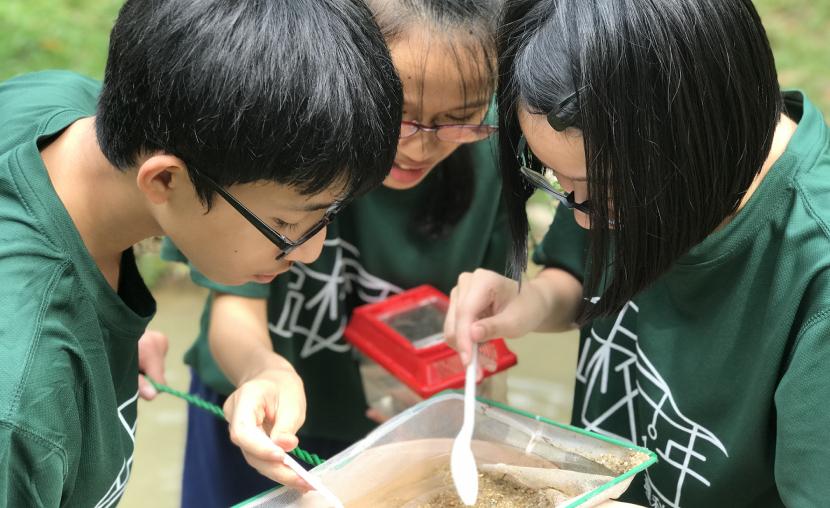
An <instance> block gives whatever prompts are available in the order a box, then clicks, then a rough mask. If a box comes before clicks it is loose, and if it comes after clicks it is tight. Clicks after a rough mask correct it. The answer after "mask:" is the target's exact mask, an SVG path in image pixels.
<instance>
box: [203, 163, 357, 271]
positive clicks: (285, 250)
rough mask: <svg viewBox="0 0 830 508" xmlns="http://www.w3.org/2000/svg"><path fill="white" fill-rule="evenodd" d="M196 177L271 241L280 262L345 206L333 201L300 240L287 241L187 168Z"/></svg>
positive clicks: (227, 194) (210, 180)
mask: <svg viewBox="0 0 830 508" xmlns="http://www.w3.org/2000/svg"><path fill="white" fill-rule="evenodd" d="M189 170H190V171H192V172H193V173H194V174H195V175H196V176H198V177H199V178H201V179H202V180H204V181H205V183H207V184H208V185H209V186H210V188H211V189H213V190H214V191H216V193H217V194H219V195H220V196H222V198H223V199H224V200H225V201H227V202H228V204H229V205H231V206H232V207H233V208H234V209H235V210H236V211H237V212H239V213H240V214H241V215H242V216H243V217H245V220H247V221H248V222H250V223H251V225H253V226H254V227H255V228H257V230H258V231H259V232H260V233H262V234H263V235H265V237H266V238H268V240H270V241H271V243H273V244H274V245H276V246H277V248H279V249H280V251H281V252H280V253H279V255H278V256H277V258H276V259H277V260H280V259H282V258H284V257H285V256H287V255H288V254H290V253H291V251H293V250H294V249H296V248H297V247H299V246H300V245H302V244H304V243H305V242H307V241H309V240H310V239H311V238H312V237H314V235H316V234H317V233H319V232H320V230H321V229H323V228H324V227H326V226H328V225H329V223H331V221H332V220H333V219H334V216H335V215H337V213H338V212H339V211H340V210H341V209H342V208H343V206H344V205H345V202H344V201H335V202H334V203H333V204H332V205H331V206H330V207H329V208H328V209H327V210H326V213H325V214H324V215H323V218H322V219H320V220H319V221H318V222H317V223H316V224H314V225H313V226H311V228H309V230H308V231H306V232H305V233H303V235H302V236H300V238H298V239H296V240H293V241H292V240H289V239H288V238H286V237H285V236H284V235H283V234H282V233H280V232H279V231H277V230H275V229H274V228H272V227H271V226H269V225H268V224H267V223H266V222H265V221H263V220H262V219H260V218H259V217H257V215H256V214H255V213H254V212H252V211H250V210H248V208H247V207H246V206H245V205H243V204H242V203H241V202H239V200H237V199H236V198H235V197H233V196H232V195H231V193H229V192H228V191H226V190H225V189H224V188H223V187H222V186H221V185H219V184H217V183H216V182H214V181H213V180H212V179H211V178H210V177H209V176H207V175H204V174H202V173H200V172H198V171H196V170H194V169H193V168H189Z"/></svg>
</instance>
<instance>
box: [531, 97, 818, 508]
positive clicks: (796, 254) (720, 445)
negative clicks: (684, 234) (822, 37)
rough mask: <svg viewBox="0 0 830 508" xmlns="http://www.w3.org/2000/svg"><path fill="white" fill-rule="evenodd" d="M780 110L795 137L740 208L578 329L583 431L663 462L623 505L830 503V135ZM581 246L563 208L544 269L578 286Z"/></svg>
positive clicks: (805, 106) (794, 101) (792, 104)
mask: <svg viewBox="0 0 830 508" xmlns="http://www.w3.org/2000/svg"><path fill="white" fill-rule="evenodd" d="M785 98H786V101H785V102H786V109H787V112H788V114H789V115H790V116H791V117H792V118H793V119H794V120H795V121H797V122H798V129H797V130H796V132H795V134H794V136H793V137H792V139H791V141H790V143H789V145H788V147H787V149H786V152H785V153H784V154H783V156H782V157H781V158H780V159H779V160H778V161H777V162H776V163H775V165H774V166H773V167H772V169H771V170H770V171H769V173H768V174H767V176H766V177H765V178H764V180H763V181H762V183H761V185H760V187H759V188H758V189H757V191H756V192H755V193H754V194H753V196H752V197H751V199H750V200H749V202H748V203H747V204H746V206H745V208H744V209H742V210H741V211H740V212H739V213H738V214H737V215H736V217H735V218H734V220H733V221H732V222H730V223H729V224H728V225H727V226H726V227H724V228H723V229H722V230H719V231H717V232H715V233H713V234H712V235H710V236H709V237H707V238H706V239H705V240H704V241H703V242H701V243H700V244H698V245H696V246H695V247H693V248H692V249H691V251H690V252H689V253H687V254H686V255H685V256H683V257H682V258H681V259H680V260H678V262H677V263H676V264H675V265H674V266H673V268H671V269H670V270H669V271H668V272H667V273H666V274H664V275H663V276H662V277H660V278H659V279H658V280H657V281H656V282H655V283H654V284H652V285H651V286H650V287H649V288H648V289H646V290H645V291H643V292H641V293H640V294H638V295H637V297H636V298H634V299H633V301H631V302H629V303H628V304H627V305H626V307H625V308H624V309H623V310H622V311H621V312H620V313H619V314H618V315H616V316H614V317H611V318H607V319H599V320H595V321H594V322H592V323H590V324H589V325H588V326H586V327H584V328H583V329H582V331H581V341H580V350H579V351H580V353H579V359H578V364H577V373H576V377H577V380H576V381H577V382H576V395H575V399H574V410H573V423H574V424H575V425H578V426H580V427H584V428H586V429H589V430H593V431H597V432H601V433H603V434H606V435H611V436H616V437H620V438H624V439H628V440H630V441H632V442H635V443H636V444H638V445H642V446H645V447H648V448H650V449H651V450H654V451H655V452H656V453H657V455H658V458H659V462H658V463H657V464H655V465H654V466H652V467H651V468H650V469H648V470H647V471H646V472H645V474H644V475H640V478H638V480H637V482H636V483H635V484H634V485H632V487H631V488H630V489H629V491H628V493H627V497H626V500H628V501H632V502H637V503H640V504H650V505H651V506H655V507H679V506H690V507H696V506H707V507H714V506H724V507H742V506H753V507H757V506H784V505H787V506H826V505H827V503H828V502H830V501H828V500H830V481H828V478H830V476H828V471H830V446H828V444H827V436H828V432H830V431H829V430H828V429H830V407H828V401H830V376H828V373H827V372H828V371H827V368H828V366H830V132H828V128H827V126H826V124H825V123H824V120H823V119H822V117H821V114H820V112H819V111H817V110H816V109H815V107H814V106H813V105H812V104H810V102H809V101H808V100H807V99H806V98H805V97H804V96H803V95H802V94H801V93H787V94H786V95H785ZM585 236H586V235H585V231H584V230H582V229H581V228H579V227H578V226H577V225H576V224H575V222H574V219H573V214H572V213H570V212H569V211H567V210H564V209H560V210H559V211H558V212H557V214H556V218H555V220H554V223H553V225H552V227H551V229H550V231H549V232H548V235H547V236H546V238H545V239H544V241H543V243H542V244H541V245H540V247H539V248H538V249H537V250H536V252H535V254H534V259H535V260H536V261H537V262H538V263H540V264H543V265H547V266H554V267H560V268H563V269H565V270H567V271H569V272H571V273H574V274H576V275H577V276H578V277H581V276H582V274H583V267H584V260H585V248H586V239H585ZM586 296H593V295H586Z"/></svg>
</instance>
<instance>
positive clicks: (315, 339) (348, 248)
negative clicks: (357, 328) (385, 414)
mask: <svg viewBox="0 0 830 508" xmlns="http://www.w3.org/2000/svg"><path fill="white" fill-rule="evenodd" d="M323 248H324V249H335V262H334V265H333V266H332V268H331V273H325V272H320V271H317V270H313V269H311V268H310V267H308V266H307V265H304V264H302V263H294V265H293V266H292V267H291V283H290V284H289V285H288V293H287V295H286V301H285V303H284V305H283V307H282V312H281V313H280V316H279V318H278V320H277V322H276V323H269V324H268V328H269V329H270V330H271V333H274V334H275V335H278V336H280V337H284V338H304V340H305V342H304V343H303V349H302V351H301V352H300V356H301V357H302V358H308V357H309V356H311V355H313V354H314V353H317V352H319V351H323V350H327V349H328V350H332V351H336V352H338V353H343V352H346V351H348V350H349V349H350V347H351V346H350V345H349V344H348V343H346V342H345V341H343V340H342V338H343V331H344V330H345V329H346V324H347V323H348V316H338V305H339V303H340V302H341V301H342V300H343V299H345V298H346V296H347V295H349V294H352V293H357V295H358V297H359V298H360V300H361V301H362V302H364V303H373V302H378V301H381V300H384V299H386V298H387V297H389V296H390V295H393V294H397V293H400V292H401V288H399V287H398V286H395V285H394V284H390V283H389V282H387V281H385V280H383V279H380V278H378V277H375V276H374V275H372V274H370V273H369V272H367V271H366V270H365V269H364V268H363V266H362V265H361V264H360V263H359V262H358V259H360V251H359V250H358V249H357V248H356V247H355V246H354V245H352V244H350V243H348V242H345V241H343V240H342V239H340V238H336V239H332V240H326V241H325V242H324V243H323ZM312 283H313V284H315V285H319V286H320V287H319V290H318V291H317V293H315V294H309V293H310V291H308V289H307V288H306V287H305V286H306V285H307V284H312ZM301 312H313V314H314V318H313V319H312V320H311V322H310V323H309V324H308V326H307V327H306V326H303V324H302V323H301V322H300V320H299V317H300V313H301ZM327 320H328V321H335V320H338V321H339V326H338V327H337V329H336V330H335V331H334V332H332V333H331V334H329V335H327V336H325V337H323V336H321V335H320V328H321V326H322V324H323V323H324V322H325V321H327Z"/></svg>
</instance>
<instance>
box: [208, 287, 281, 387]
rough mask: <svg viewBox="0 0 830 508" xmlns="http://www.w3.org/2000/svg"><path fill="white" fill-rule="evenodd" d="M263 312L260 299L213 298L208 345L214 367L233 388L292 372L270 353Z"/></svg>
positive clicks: (264, 307)
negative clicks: (261, 377)
mask: <svg viewBox="0 0 830 508" xmlns="http://www.w3.org/2000/svg"><path fill="white" fill-rule="evenodd" d="M266 309H267V306H266V300H263V299H255V298H245V297H241V296H236V295H230V294H226V293H217V294H215V295H214V298H213V306H212V308H211V319H210V328H209V331H208V342H209V344H210V351H211V353H212V354H213V357H214V359H215V360H216V363H217V365H218V366H219V368H220V369H221V370H222V373H223V374H225V376H226V377H227V378H228V380H229V381H230V382H231V383H232V384H233V385H234V386H239V385H241V384H242V383H244V382H245V381H248V380H250V379H252V378H254V377H256V376H258V375H260V374H262V373H263V372H265V371H271V370H273V371H289V372H293V371H294V368H293V367H292V366H291V364H290V363H289V362H288V361H287V360H285V359H284V358H283V357H281V356H280V355H278V354H277V353H275V352H274V350H273V346H272V344H271V338H270V336H269V334H268V318H267V312H266Z"/></svg>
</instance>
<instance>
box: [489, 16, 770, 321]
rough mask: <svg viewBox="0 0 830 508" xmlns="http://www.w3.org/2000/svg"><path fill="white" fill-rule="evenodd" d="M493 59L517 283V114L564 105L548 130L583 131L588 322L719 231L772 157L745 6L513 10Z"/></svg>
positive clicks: (520, 247) (764, 45)
mask: <svg viewBox="0 0 830 508" xmlns="http://www.w3.org/2000/svg"><path fill="white" fill-rule="evenodd" d="M500 49H501V50H502V53H501V60H500V63H499V66H500V75H501V77H502V81H501V83H500V90H499V94H500V112H501V115H500V120H501V123H502V126H501V129H500V139H501V140H502V146H501V152H502V170H503V177H504V182H505V188H504V192H505V199H506V201H507V202H508V207H509V209H510V215H511V226H512V230H513V249H514V261H513V263H514V265H515V267H516V268H517V270H516V272H517V273H518V272H520V271H522V270H523V269H524V267H525V263H526V262H527V255H526V254H527V240H526V239H527V217H526V215H525V211H524V205H525V201H526V199H527V197H528V196H529V194H530V190H529V189H528V188H527V186H526V185H525V184H524V182H522V180H521V177H520V174H519V171H518V168H517V163H516V158H515V156H516V153H515V150H516V141H517V138H518V135H519V128H518V125H517V119H516V114H515V113H516V109H515V108H516V106H517V105H524V106H525V107H527V108H528V110H530V111H531V112H533V113H542V114H545V115H548V114H549V113H551V112H552V111H554V110H558V108H559V106H560V105H562V104H563V103H565V107H564V110H562V111H559V113H558V114H557V115H556V118H555V120H557V122H553V123H559V122H558V120H560V119H561V120H563V121H566V122H567V123H569V124H570V125H571V126H572V127H575V128H576V129H579V131H575V132H578V134H581V136H582V139H583V141H584V144H585V160H586V161H588V162H587V166H588V167H587V171H588V191H589V197H590V201H591V206H592V208H593V209H594V214H593V215H592V216H591V230H590V233H589V238H590V242H589V249H590V260H589V264H588V266H589V269H588V275H590V277H589V278H588V280H586V281H585V282H586V294H587V295H588V296H594V295H601V299H600V300H599V302H598V303H597V304H596V305H588V306H586V308H585V309H583V313H582V316H581V321H582V322H585V321H587V320H589V319H591V318H592V317H595V316H598V315H608V314H611V313H614V312H617V311H619V310H620V309H621V308H622V306H624V305H625V303H626V302H627V301H629V300H630V299H631V298H633V297H634V296H635V295H636V294H637V293H639V292H640V291H642V290H643V289H645V288H646V287H648V286H649V284H651V283H652V282H653V281H654V280H655V279H657V278H658V277H659V276H660V275H661V274H663V273H664V272H666V271H667V270H668V269H669V268H670V267H671V266H672V265H673V264H674V262H675V261H676V260H677V259H678V258H679V257H681V256H682V255H683V254H685V253H686V252H687V251H688V250H689V249H690V248H691V247H692V246H694V245H695V244H697V243H699V242H701V241H702V240H703V239H704V238H705V237H706V236H708V235H709V234H711V233H712V232H713V231H715V229H716V228H717V227H718V226H719V225H720V224H721V223H723V221H724V220H725V219H726V218H727V217H729V216H730V214H732V213H734V212H735V210H736V209H737V207H738V205H739V204H740V201H741V199H742V198H743V197H744V195H745V193H746V191H747V189H748V188H749V186H750V184H751V183H752V181H753V179H754V178H755V177H756V176H757V175H758V173H759V171H760V170H761V168H762V165H763V163H764V161H765V159H766V157H767V156H768V154H769V151H770V147H771V144H772V139H773V135H774V132H775V127H776V124H777V122H778V119H779V115H780V113H781V111H782V98H781V92H780V90H779V86H778V80H777V76H776V71H775V62H774V59H773V55H772V51H771V49H770V46H769V42H768V40H767V37H766V34H765V31H764V28H763V26H762V24H761V21H760V19H759V16H758V13H757V12H756V10H755V8H754V7H753V5H752V2H751V1H750V0H730V1H723V0H696V1H693V2H688V1H681V0H649V1H641V0H622V1H618V2H607V1H603V0H592V1H585V0H538V1H537V0H532V1H529V0H511V1H510V2H509V6H508V8H507V11H506V16H505V19H504V28H503V31H502V33H501V35H500ZM573 94H576V95H575V97H574V99H573V100H570V101H565V99H566V98H568V97H569V96H570V95H573ZM560 127H561V126H560ZM605 197H607V199H605ZM591 267H592V268H591ZM603 277H605V278H603Z"/></svg>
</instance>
